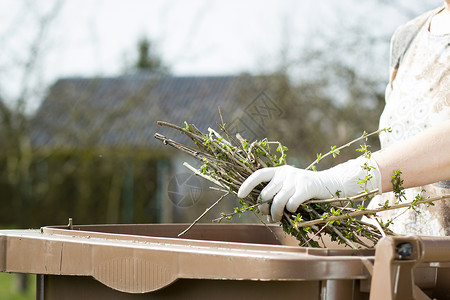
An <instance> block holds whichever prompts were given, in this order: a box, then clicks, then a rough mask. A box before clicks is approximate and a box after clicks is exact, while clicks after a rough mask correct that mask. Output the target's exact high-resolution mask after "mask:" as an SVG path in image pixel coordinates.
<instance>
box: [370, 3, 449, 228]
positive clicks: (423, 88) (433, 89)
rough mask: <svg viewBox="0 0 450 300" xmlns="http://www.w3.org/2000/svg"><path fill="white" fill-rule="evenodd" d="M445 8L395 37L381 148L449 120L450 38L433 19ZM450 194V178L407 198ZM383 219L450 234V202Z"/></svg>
mask: <svg viewBox="0 0 450 300" xmlns="http://www.w3.org/2000/svg"><path fill="white" fill-rule="evenodd" d="M442 9H443V8H439V9H436V10H433V11H431V12H428V13H426V14H424V15H422V16H420V17H418V18H416V19H414V20H412V21H410V22H408V23H406V24H405V25H403V26H401V27H399V28H398V29H397V31H396V32H395V34H394V36H393V38H392V41H391V66H390V67H391V71H390V73H391V76H390V82H389V84H388V86H387V89H386V106H385V108H384V111H383V113H382V115H381V117H380V128H387V127H390V128H391V129H392V132H391V133H383V134H381V135H380V142H381V147H382V148H385V147H387V146H389V145H392V144H394V143H396V142H399V141H403V140H405V139H408V138H410V137H412V136H414V135H416V134H417V133H419V132H421V131H423V130H425V129H427V128H429V127H431V126H434V125H437V124H439V123H442V122H443V121H445V120H448V119H450V34H446V35H433V34H431V33H430V31H429V28H430V22H431V19H432V18H433V16H435V15H436V14H437V13H439V12H440V11H441V10H442ZM449 138H450V137H449ZM449 155H450V149H449ZM448 193H450V180H447V181H443V182H439V183H435V184H430V185H427V186H423V187H416V188H410V189H406V198H407V201H412V200H413V199H414V197H415V196H416V195H417V194H421V195H422V196H423V197H424V199H426V198H427V197H434V196H438V195H442V194H448ZM386 200H388V201H389V202H390V203H391V204H393V203H394V202H395V201H396V200H395V198H394V196H393V194H392V193H385V194H382V195H380V196H377V197H375V198H374V199H372V201H371V203H370V204H369V208H376V207H378V205H379V203H384V202H385V201H386ZM380 216H381V217H382V218H383V220H384V221H386V220H388V219H394V222H393V224H392V225H391V226H390V228H391V229H392V230H393V231H394V232H396V233H403V234H421V235H450V200H444V201H437V202H435V205H434V206H429V207H427V206H426V205H420V206H419V213H416V212H414V211H412V210H411V209H409V210H408V209H399V210H392V211H386V212H383V213H380Z"/></svg>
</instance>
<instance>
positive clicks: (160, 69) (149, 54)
mask: <svg viewBox="0 0 450 300" xmlns="http://www.w3.org/2000/svg"><path fill="white" fill-rule="evenodd" d="M135 67H136V69H138V70H145V71H151V72H155V73H159V74H165V73H167V72H168V71H169V69H168V67H167V66H166V65H165V64H164V63H163V61H162V59H161V58H160V57H159V56H158V55H157V54H156V53H155V50H154V46H153V44H152V42H151V41H150V40H149V39H147V38H145V37H144V38H141V39H140V40H139V41H138V59H137V62H136V64H135Z"/></svg>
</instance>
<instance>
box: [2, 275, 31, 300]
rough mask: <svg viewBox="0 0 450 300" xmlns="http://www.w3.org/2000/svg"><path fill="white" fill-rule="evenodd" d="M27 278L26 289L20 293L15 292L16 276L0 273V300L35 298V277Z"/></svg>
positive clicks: (27, 299)
mask: <svg viewBox="0 0 450 300" xmlns="http://www.w3.org/2000/svg"><path fill="white" fill-rule="evenodd" d="M27 276H28V288H27V290H26V291H25V292H24V293H22V292H19V291H18V290H17V287H16V282H17V280H18V278H17V277H18V275H17V274H10V273H1V272H0V299H8V300H30V299H35V298H36V275H27Z"/></svg>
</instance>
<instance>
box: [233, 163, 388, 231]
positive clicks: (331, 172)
mask: <svg viewBox="0 0 450 300" xmlns="http://www.w3.org/2000/svg"><path fill="white" fill-rule="evenodd" d="M364 164H367V166H369V167H371V170H370V171H367V170H365V169H363V166H364ZM368 174H369V175H371V176H372V178H371V179H370V180H369V181H368V182H367V186H366V188H367V189H368V190H373V189H376V188H378V191H379V192H380V193H381V174H380V171H379V169H378V166H377V163H376V162H375V160H374V159H373V158H371V159H367V158H364V157H362V156H361V157H358V158H357V159H352V160H349V161H347V162H345V163H342V164H340V165H337V166H335V167H333V168H331V169H328V170H324V171H318V172H314V171H307V170H303V169H298V168H294V167H291V166H281V167H272V168H263V169H259V170H257V171H256V172H254V173H253V174H252V175H250V176H249V177H248V178H247V179H246V180H245V181H244V183H243V184H242V185H241V187H240V188H239V191H238V197H239V198H244V197H245V196H247V195H248V194H249V193H250V192H251V191H252V190H253V189H254V188H255V187H256V186H257V185H258V184H260V183H262V182H268V181H270V182H269V183H268V184H267V186H266V187H264V189H263V190H262V191H261V194H260V197H261V200H262V201H268V200H271V199H273V200H272V205H269V203H265V204H262V205H260V210H261V212H262V213H263V214H266V215H268V214H269V207H270V215H271V219H272V220H270V219H269V221H272V222H278V221H280V220H281V217H282V215H283V211H284V208H285V207H286V209H287V210H288V211H290V212H295V211H296V210H297V208H298V207H299V206H300V204H302V203H303V202H304V201H306V200H309V199H329V198H332V197H333V196H335V195H336V193H337V192H338V191H340V192H339V196H340V197H351V196H355V195H357V194H359V193H361V192H362V191H363V188H362V187H361V185H360V184H359V183H358V182H359V181H360V179H364V178H365V177H366V176H367V175H368Z"/></svg>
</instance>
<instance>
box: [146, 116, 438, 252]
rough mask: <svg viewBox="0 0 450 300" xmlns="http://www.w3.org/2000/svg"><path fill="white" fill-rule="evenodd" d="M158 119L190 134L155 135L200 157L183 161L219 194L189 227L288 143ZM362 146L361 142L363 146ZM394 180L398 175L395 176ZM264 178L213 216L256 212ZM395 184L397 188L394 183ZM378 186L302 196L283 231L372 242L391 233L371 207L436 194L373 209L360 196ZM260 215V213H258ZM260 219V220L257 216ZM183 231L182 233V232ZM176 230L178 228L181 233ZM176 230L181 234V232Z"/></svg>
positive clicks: (279, 160) (304, 239) (306, 241)
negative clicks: (182, 138)
mask: <svg viewBox="0 0 450 300" xmlns="http://www.w3.org/2000/svg"><path fill="white" fill-rule="evenodd" d="M158 125H161V126H167V127H171V128H173V129H176V130H178V131H180V133H182V134H185V135H186V136H187V137H189V138H190V139H191V140H192V141H193V143H194V144H195V146H196V147H195V148H193V147H191V146H187V145H184V144H181V143H179V142H177V141H174V140H172V139H169V138H167V137H165V136H163V135H161V134H159V133H156V134H155V138H156V139H158V140H160V141H161V142H163V143H164V144H166V145H170V146H172V147H174V148H176V149H178V150H181V151H183V152H184V153H187V154H189V155H190V156H192V157H194V158H196V159H198V160H200V161H201V162H202V163H203V165H202V166H201V167H200V168H199V169H196V168H194V167H192V166H191V165H189V164H188V163H184V165H185V166H186V167H187V168H189V169H190V170H191V171H192V172H194V173H195V174H196V175H198V176H200V177H202V178H204V179H206V180H209V181H210V182H212V183H214V184H215V185H216V186H217V189H219V190H220V191H223V192H224V194H223V196H222V197H220V198H219V199H218V200H217V201H216V202H215V203H214V204H213V205H212V206H211V207H209V208H208V209H207V210H206V211H205V212H204V213H203V214H202V215H201V216H200V217H199V218H197V220H195V221H194V222H193V223H192V224H191V226H189V228H187V229H186V230H185V231H184V232H186V231H187V230H189V229H190V228H191V227H192V226H193V225H194V224H195V223H197V222H198V221H199V220H200V218H202V217H203V216H204V215H205V214H206V213H207V212H208V211H209V210H210V209H211V208H212V207H213V206H214V205H216V204H217V203H219V202H220V201H221V200H222V199H223V198H224V197H225V196H227V195H229V194H233V195H236V196H237V191H238V190H239V187H240V186H241V184H242V183H243V182H244V181H245V179H246V178H247V177H248V176H250V175H251V174H252V173H253V172H255V171H256V170H258V169H260V168H265V167H276V166H281V165H285V164H286V150H287V148H286V147H284V146H283V145H281V144H280V143H279V142H271V141H268V140H267V139H263V140H258V141H254V142H249V141H248V140H246V139H244V138H243V137H241V136H240V135H239V134H236V137H233V136H231V135H230V134H229V132H228V131H227V130H226V129H225V125H224V124H223V122H222V124H218V125H219V127H220V129H221V132H222V134H220V133H218V132H216V131H215V130H213V129H208V133H203V132H201V131H200V130H199V129H198V128H197V127H196V126H195V125H194V124H187V123H186V122H185V124H184V127H180V126H177V125H174V124H170V123H166V122H161V121H159V122H158ZM378 133H379V131H377V132H373V133H371V134H366V133H364V134H363V135H362V136H361V137H360V138H358V139H355V140H353V141H351V142H349V143H347V144H345V145H343V146H341V147H339V148H337V147H335V146H333V147H331V150H330V151H329V152H328V153H326V154H325V155H318V157H317V159H316V161H314V162H313V163H312V164H311V165H310V166H308V167H307V169H312V170H314V169H315V165H316V164H317V163H318V162H319V161H320V160H321V159H323V158H324V157H326V156H329V155H332V156H335V155H337V154H339V151H340V150H341V149H342V148H345V147H348V146H350V145H351V144H353V143H355V142H357V141H360V140H365V139H367V138H368V137H369V136H370V135H373V134H378ZM362 148H363V149H364V147H362ZM395 180H397V181H398V180H399V177H397V178H395ZM265 185H266V184H265V183H262V184H260V185H259V186H257V187H256V188H254V190H253V191H252V192H251V193H250V194H249V195H248V196H247V197H245V198H244V199H239V201H240V204H241V206H240V207H236V208H235V209H234V212H232V213H228V214H225V213H222V215H221V216H220V217H219V218H216V219H214V220H213V221H217V222H220V221H222V220H224V219H225V220H230V219H231V218H232V217H233V216H234V215H236V214H239V215H240V214H242V213H244V212H253V213H255V214H257V213H259V210H258V206H259V205H261V204H262V202H261V200H260V198H259V194H260V192H261V190H262V189H263V188H264V186H265ZM399 188H401V187H400V186H399ZM377 192H378V191H377V190H373V191H363V192H362V193H361V194H360V195H357V196H354V197H350V198H339V197H337V196H336V197H330V199H326V200H313V199H312V200H309V201H306V202H304V203H303V204H302V205H301V206H300V207H299V208H298V210H297V211H296V212H295V213H291V212H288V211H287V210H285V212H284V214H283V217H282V219H281V225H282V226H283V229H284V231H285V232H287V233H289V234H291V235H293V236H295V237H296V238H297V240H298V241H299V245H301V246H309V247H321V246H326V245H325V243H324V241H323V235H329V237H330V238H331V240H332V241H337V242H338V243H343V244H345V245H347V246H349V247H351V248H361V247H367V248H369V247H373V246H374V245H375V244H376V243H377V241H378V240H379V239H380V238H381V237H383V236H384V235H392V234H393V232H392V231H390V230H389V229H388V225H389V224H388V223H383V222H381V221H379V220H378V218H377V217H376V213H377V212H380V211H384V210H390V209H398V208H401V207H407V208H408V207H413V206H414V205H419V204H421V203H431V201H434V200H438V198H436V199H427V200H424V199H416V201H415V202H414V203H401V204H400V203H399V204H396V205H393V206H388V205H385V206H383V207H380V208H377V209H371V210H370V209H365V208H364V205H363V204H364V201H366V200H368V199H369V198H370V197H371V196H373V195H374V194H376V193H377ZM361 215H366V216H369V217H372V218H374V219H375V220H376V222H375V223H374V224H376V225H374V224H370V223H366V222H363V221H361V220H360V218H358V216H361ZM260 220H261V219H260ZM261 221H262V220H261ZM184 232H183V233H184ZM183 233H181V234H183ZM181 234H180V235H181Z"/></svg>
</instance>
